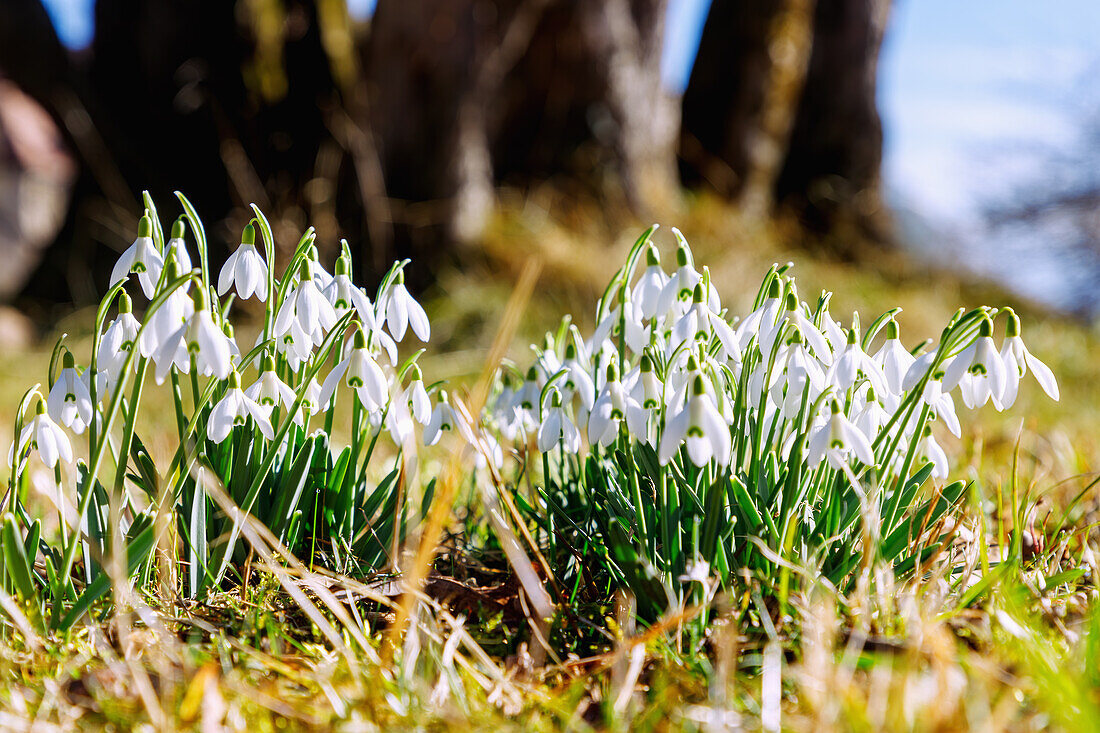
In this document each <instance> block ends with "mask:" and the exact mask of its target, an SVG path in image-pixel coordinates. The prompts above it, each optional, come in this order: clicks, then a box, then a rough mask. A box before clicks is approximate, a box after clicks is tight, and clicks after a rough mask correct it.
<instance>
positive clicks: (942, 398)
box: [921, 373, 962, 438]
mask: <svg viewBox="0 0 1100 733" xmlns="http://www.w3.org/2000/svg"><path fill="white" fill-rule="evenodd" d="M921 400H922V401H923V402H924V404H926V405H928V406H929V407H931V408H932V410H933V411H934V413H935V416H936V418H937V419H939V420H942V421H943V424H944V425H946V426H947V429H948V430H950V431H951V434H952V435H954V436H955V437H956V438H958V437H961V436H962V425H960V424H959V417H958V415H957V414H956V412H955V400H953V399H952V398H951V393H950V392H948V391H946V390H945V389H943V384H942V382H941V381H940V376H939V373H937V374H934V375H932V376H931V377H929V379H928V381H927V382H926V383H925V385H924V391H923V392H922V393H921Z"/></svg>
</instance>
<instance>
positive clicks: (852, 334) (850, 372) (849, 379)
mask: <svg viewBox="0 0 1100 733" xmlns="http://www.w3.org/2000/svg"><path fill="white" fill-rule="evenodd" d="M860 374H863V376H865V377H866V378H867V381H869V382H870V383H871V386H872V387H874V388H875V389H876V390H878V391H879V392H880V393H883V392H886V390H887V389H888V388H887V386H886V376H885V375H884V374H883V373H882V369H880V368H879V365H878V364H876V363H875V361H874V360H873V359H872V358H871V357H869V356H867V354H865V353H864V352H863V348H862V347H861V346H860V345H859V334H858V333H857V332H856V330H855V329H854V328H853V329H851V330H850V331H848V337H847V345H846V346H845V347H844V350H843V351H841V352H840V355H839V356H837V357H836V358H835V359H834V360H833V363H832V365H831V366H830V367H829V371H828V372H826V373H825V381H826V382H828V383H829V384H832V385H834V386H836V387H837V388H838V389H839V390H840V391H841V392H847V391H848V390H849V389H851V388H852V385H854V384H855V383H856V379H858V378H859V375H860Z"/></svg>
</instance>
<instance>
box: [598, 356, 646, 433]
mask: <svg viewBox="0 0 1100 733" xmlns="http://www.w3.org/2000/svg"><path fill="white" fill-rule="evenodd" d="M648 417H649V416H648V413H647V412H646V411H645V410H643V409H642V406H641V405H640V404H638V401H637V400H635V399H634V398H633V397H632V396H631V395H629V394H628V393H627V392H626V391H625V390H624V389H623V385H622V383H620V382H619V370H618V368H617V367H616V366H615V365H614V364H612V365H611V366H609V367H608V368H607V381H606V382H605V383H604V385H603V389H602V390H600V396H599V397H597V398H596V402H595V405H594V406H593V408H592V414H591V415H589V417H588V442H589V443H593V444H595V443H599V444H600V445H602V446H604V447H605V448H606V447H607V446H609V445H611V444H612V443H613V442H615V439H616V438H617V437H619V426H620V425H622V424H623V423H624V422H625V423H626V425H627V427H628V428H629V430H630V432H631V433H632V434H633V435H634V436H636V437H637V439H638V440H641V441H645V439H646V437H647V433H648V429H647V428H648Z"/></svg>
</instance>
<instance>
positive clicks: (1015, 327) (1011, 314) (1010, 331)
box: [1005, 308, 1020, 338]
mask: <svg viewBox="0 0 1100 733" xmlns="http://www.w3.org/2000/svg"><path fill="white" fill-rule="evenodd" d="M1005 313H1007V314H1008V323H1007V324H1005V336H1006V337H1007V338H1018V337H1019V335H1020V317H1019V316H1018V315H1016V312H1015V311H1014V310H1012V309H1011V308H1005Z"/></svg>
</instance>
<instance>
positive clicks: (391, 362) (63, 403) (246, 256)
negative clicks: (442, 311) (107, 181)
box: [9, 215, 454, 467]
mask: <svg viewBox="0 0 1100 733" xmlns="http://www.w3.org/2000/svg"><path fill="white" fill-rule="evenodd" d="M185 229H186V227H185V219H184V218H182V217H181V218H180V219H179V220H178V221H176V223H175V224H174V226H173V228H172V233H171V237H170V239H169V241H168V242H167V243H166V244H165V246H164V249H163V251H162V250H161V249H160V248H158V246H157V244H156V242H155V241H154V236H153V226H152V221H151V219H150V218H149V216H148V215H146V216H143V217H142V218H141V221H140V224H139V227H138V237H137V239H136V240H135V241H134V243H133V244H132V245H131V246H130V247H129V248H128V249H127V250H126V251H125V252H124V253H123V254H122V256H121V257H120V258H119V260H118V263H117V264H116V266H115V268H114V270H113V273H112V280H113V282H114V283H120V282H124V281H125V280H126V279H127V278H129V276H130V275H131V274H136V275H137V278H136V279H137V281H138V284H139V285H140V288H141V292H142V293H143V294H144V296H145V297H146V298H147V299H148V301H149V306H148V307H147V308H146V311H145V314H144V322H142V321H139V320H138V318H137V317H135V315H134V313H133V305H132V300H131V297H130V295H129V294H128V293H127V292H126V291H125V290H124V289H123V290H121V291H120V292H119V293H118V299H117V312H118V315H117V316H116V317H115V318H114V320H112V321H110V323H108V324H106V328H105V329H104V330H103V332H102V336H101V337H99V339H98V349H97V350H96V351H97V357H96V358H95V363H94V364H93V365H91V366H89V367H87V368H79V367H78V366H77V365H76V363H75V359H74V357H73V355H72V353H70V352H68V351H65V352H64V358H63V368H61V370H60V371H59V373H58V374H57V376H56V378H55V379H54V380H53V382H52V384H51V386H50V389H49V393H48V396H47V397H46V398H45V400H42V401H40V403H39V405H38V407H37V409H36V413H35V415H34V416H33V417H32V418H31V420H30V421H29V423H27V424H26V425H25V427H23V429H22V431H21V433H20V435H19V439H18V441H16V444H15V445H13V446H12V451H11V452H10V453H9V465H10V464H11V463H13V462H14V460H15V455H16V453H18V455H19V456H20V467H22V465H23V463H24V462H25V460H26V458H27V456H28V455H29V453H30V452H31V451H32V450H36V451H37V452H38V453H39V454H40V456H41V458H42V459H43V461H44V462H45V463H46V464H47V465H48V466H51V467H57V466H58V464H59V462H64V463H72V461H73V448H72V444H71V442H70V438H69V436H68V434H67V432H66V430H65V429H66V428H67V429H69V430H71V431H72V432H73V433H76V434H82V433H84V432H85V431H86V429H87V428H88V426H89V425H92V424H93V421H95V424H96V425H102V424H103V418H104V416H105V415H106V410H107V407H108V405H109V403H110V402H111V398H112V395H113V393H114V391H115V388H116V386H117V385H119V384H120V383H121V382H122V381H123V377H124V376H133V375H134V374H135V373H136V372H137V369H138V364H139V363H141V362H143V361H145V360H147V361H148V363H149V364H150V365H151V366H152V367H153V368H154V374H155V377H156V381H157V383H158V384H161V383H163V382H164V380H165V379H166V378H168V377H169V376H170V375H171V376H172V377H173V379H178V378H179V377H180V376H182V375H194V376H195V377H209V378H212V379H215V380H217V381H218V382H219V388H218V389H217V390H215V392H214V395H215V397H216V401H215V402H214V403H213V404H212V408H211V409H210V412H209V416H208V419H207V424H206V428H207V436H208V437H209V438H210V439H212V440H214V441H215V442H221V441H223V440H225V439H226V438H227V437H228V436H229V434H230V432H231V429H232V428H233V426H234V425H241V424H245V423H246V422H247V421H249V420H251V421H252V422H253V423H254V424H255V426H256V429H257V430H258V431H259V432H260V433H261V434H262V435H263V436H264V437H265V438H267V439H272V438H273V437H274V436H275V433H276V432H277V430H276V427H277V426H276V424H275V418H276V417H277V414H276V413H275V410H276V409H277V408H281V411H282V416H281V419H283V420H293V421H294V422H295V423H296V424H298V425H301V426H306V425H307V423H308V421H309V419H310V417H311V416H312V415H315V414H317V413H318V412H320V411H324V410H327V409H331V406H330V402H331V400H332V399H333V397H334V395H335V393H336V392H337V391H338V390H339V389H340V388H342V387H348V388H349V389H350V391H351V392H353V393H354V399H355V400H357V402H358V405H359V407H360V408H361V410H362V413H361V414H362V416H363V424H364V425H365V426H366V427H367V428H369V429H371V430H372V431H378V430H380V429H382V428H383V427H385V428H386V429H387V430H388V431H389V433H390V434H391V436H392V437H393V439H394V440H395V441H396V442H397V443H398V444H404V443H405V442H406V441H408V440H409V439H410V438H412V437H413V436H414V427H415V425H417V424H419V425H421V426H423V433H422V440H423V441H424V443H426V444H433V443H435V442H437V441H438V440H439V436H440V433H441V432H442V431H445V430H448V429H450V428H451V427H452V426H453V424H454V413H453V411H452V410H451V408H450V406H449V405H447V404H446V402H445V393H443V392H442V391H440V392H439V394H438V395H437V396H436V402H435V405H434V406H433V403H432V397H430V396H429V390H428V388H426V387H425V384H424V381H423V376H422V374H421V371H420V369H419V368H418V367H417V366H416V364H415V360H413V361H412V362H410V363H408V364H406V365H405V366H404V367H403V368H398V362H397V357H398V353H397V343H398V342H400V341H402V340H403V339H404V338H405V337H406V335H407V334H409V333H410V332H411V334H412V335H414V336H415V337H416V338H417V339H419V340H420V341H422V342H427V341H428V339H429V338H430V336H431V324H430V323H429V321H428V317H427V315H426V314H425V312H424V309H423V308H422V307H421V306H420V304H419V303H417V301H416V300H415V299H414V298H413V297H412V295H411V294H410V293H409V291H408V289H407V288H406V287H405V284H404V277H403V269H402V268H403V266H404V265H405V264H406V263H398V264H396V265H395V266H394V268H393V269H391V271H390V273H389V274H388V275H387V277H386V279H385V280H384V281H383V282H384V286H383V287H382V288H380V290H379V293H378V294H377V302H372V301H371V299H370V297H369V296H368V295H367V293H366V291H365V290H364V289H363V288H361V287H358V286H357V285H355V284H354V283H353V282H352V280H351V277H350V272H351V255H350V252H349V251H348V249H347V247H346V246H345V247H344V251H343V253H342V254H341V256H340V257H339V259H338V260H337V262H336V267H335V274H330V273H329V272H327V271H326V270H325V268H324V267H322V266H321V264H320V263H319V262H318V261H317V250H316V248H315V247H313V246H312V245H311V243H310V242H305V243H304V245H303V246H300V247H299V250H298V252H296V253H295V258H294V260H293V262H292V267H291V268H290V270H291V271H289V274H288V275H287V276H284V278H283V281H280V280H279V279H276V278H274V277H273V274H272V273H271V272H269V269H268V268H269V266H270V263H269V262H268V261H267V260H266V259H265V257H264V256H263V255H262V254H261V253H260V251H259V250H258V249H257V247H256V243H255V240H256V234H255V228H254V226H253V224H252V223H249V224H248V225H247V226H246V227H245V229H244V233H243V235H242V238H241V243H240V246H239V247H238V248H237V249H236V250H235V251H234V252H233V254H232V255H230V257H229V258H228V259H227V260H226V262H225V264H224V266H223V267H222V268H221V271H220V273H219V276H218V277H217V280H216V284H217V287H216V289H215V288H213V287H210V288H209V289H207V288H206V287H204V284H203V283H204V280H203V278H202V277H201V276H200V275H201V273H200V271H198V270H196V271H192V269H191V268H192V260H191V256H190V254H189V253H188V251H187V246H186V244H185V241H184V238H185ZM269 251H270V250H269ZM231 292H235V297H236V298H237V299H239V300H241V301H246V300H250V299H255V300H256V301H259V302H260V303H262V304H263V305H264V307H265V308H266V309H267V311H266V312H267V316H268V317H267V320H266V322H265V324H266V325H265V330H264V332H262V333H261V334H260V336H259V337H258V339H257V342H256V348H254V349H253V351H252V352H251V353H250V354H249V356H248V361H243V360H242V354H241V349H240V348H239V347H238V344H237V342H236V339H235V336H234V328H233V326H232V325H231V323H230V320H229V317H228V314H229V311H230V307H231V306H230V305H228V301H223V302H222V303H220V304H219V302H218V300H219V296H227V295H229V294H230V293H231ZM105 305H106V306H109V305H110V304H109V303H107V304H105ZM347 314H350V315H348V316H347V318H346V319H345V318H344V317H345V315H347ZM342 319H343V320H342ZM341 323H343V324H345V325H341V328H342V329H344V330H343V332H342V333H339V334H335V338H336V339H337V341H336V344H337V345H336V348H337V349H338V350H340V352H339V358H338V359H337V360H336V364H335V367H334V368H332V369H331V370H330V371H329V372H328V375H327V378H324V379H319V378H315V377H310V378H307V375H311V374H316V373H317V372H318V370H319V369H320V368H323V366H320V365H319V362H318V360H319V359H320V358H321V357H322V354H321V350H320V349H319V347H320V346H321V345H322V344H323V343H324V342H325V340H326V338H328V337H329V336H330V334H331V331H332V329H333V328H334V327H336V326H337V324H341ZM345 334H347V335H348V336H350V337H349V338H346V339H345V338H344V337H345ZM97 336H98V334H97ZM341 342H342V345H341ZM329 363H330V364H331V363H332V362H331V361H330V362H329ZM314 367H318V368H314ZM249 370H251V371H252V372H253V373H254V378H253V381H252V382H251V383H250V384H248V386H246V387H244V386H242V375H244V374H246V373H247V372H248V371H249ZM93 375H94V384H93ZM299 396H300V397H301V398H302V399H301V402H300V405H299V407H298V409H297V410H295V411H294V414H292V415H289V414H287V413H288V412H289V410H290V409H291V407H292V406H293V404H294V403H295V402H296V401H298V398H299Z"/></svg>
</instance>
